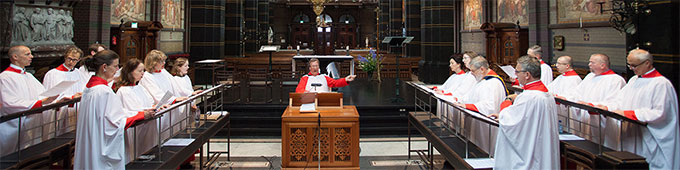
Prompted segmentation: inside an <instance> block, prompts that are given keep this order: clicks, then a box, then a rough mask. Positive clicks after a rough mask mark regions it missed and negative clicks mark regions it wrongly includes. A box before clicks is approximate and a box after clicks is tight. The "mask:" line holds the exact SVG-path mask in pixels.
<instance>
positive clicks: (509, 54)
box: [480, 23, 529, 80]
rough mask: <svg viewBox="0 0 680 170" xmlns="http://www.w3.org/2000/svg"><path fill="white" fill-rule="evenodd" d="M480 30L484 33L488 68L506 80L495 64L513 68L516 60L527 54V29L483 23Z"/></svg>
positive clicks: (512, 25) (511, 24) (508, 24)
mask: <svg viewBox="0 0 680 170" xmlns="http://www.w3.org/2000/svg"><path fill="white" fill-rule="evenodd" d="M480 29H481V30H482V31H484V32H485V33H486V55H487V56H486V59H487V60H488V61H489V68H491V69H493V70H494V71H496V73H498V74H500V75H501V76H503V79H507V76H506V75H505V73H504V72H503V71H501V69H500V68H499V67H498V66H496V64H498V65H501V66H503V65H511V66H513V67H515V65H516V64H517V59H518V58H519V57H521V56H522V55H526V54H527V49H528V48H529V40H528V37H529V36H528V31H527V29H526V28H521V27H519V26H518V25H516V24H513V23H484V24H483V25H482V26H481V27H480ZM508 80H509V79H508Z"/></svg>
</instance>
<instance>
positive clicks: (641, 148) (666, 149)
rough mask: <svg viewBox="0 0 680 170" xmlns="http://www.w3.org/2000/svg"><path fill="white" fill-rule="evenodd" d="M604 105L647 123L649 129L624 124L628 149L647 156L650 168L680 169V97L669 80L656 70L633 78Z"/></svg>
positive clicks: (626, 147) (625, 143)
mask: <svg viewBox="0 0 680 170" xmlns="http://www.w3.org/2000/svg"><path fill="white" fill-rule="evenodd" d="M603 104H605V105H607V106H608V107H609V108H608V109H609V110H625V111H626V113H627V114H626V117H629V118H630V117H635V118H636V119H637V120H639V121H641V122H646V123H647V126H646V127H640V126H638V125H636V124H632V123H623V127H624V130H623V131H624V133H622V134H623V135H622V137H623V138H622V139H621V140H622V142H623V144H622V145H623V148H624V150H626V151H629V152H633V153H637V154H639V155H641V156H643V157H645V158H646V159H647V162H648V163H649V169H680V146H678V143H679V142H680V134H679V132H678V129H679V128H680V127H679V125H678V96H677V95H676V94H675V88H673V85H672V84H671V82H670V81H669V80H668V79H667V78H665V77H663V76H661V74H658V72H656V70H651V71H650V72H649V73H647V74H645V76H643V77H638V76H633V77H632V78H630V80H629V81H628V84H626V86H625V87H623V89H621V91H619V92H618V93H617V96H616V98H615V100H612V101H609V102H605V103H603Z"/></svg>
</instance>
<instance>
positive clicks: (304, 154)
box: [281, 93, 359, 169]
mask: <svg viewBox="0 0 680 170" xmlns="http://www.w3.org/2000/svg"><path fill="white" fill-rule="evenodd" d="M302 95H305V94H303V93H290V99H289V100H290V102H289V105H288V107H287V108H286V110H285V111H284V112H283V115H281V168H283V169H305V168H307V169H316V168H317V167H319V163H320V167H321V168H322V169H359V113H358V112H357V109H356V107H355V106H345V105H343V103H342V93H316V94H315V98H314V102H315V104H316V106H317V107H316V112H315V113H301V112H300V105H301V104H302V103H303V102H302V101H301V100H300V99H301V98H302ZM307 95H309V94H307ZM319 118H320V119H319ZM319 120H320V124H319ZM319 127H320V128H319ZM319 129H320V132H319V131H318V130H319ZM318 134H320V135H318ZM318 141H321V142H318ZM319 143H321V146H320V148H321V149H317V148H319V145H318V144H319ZM319 150H321V152H320V153H321V154H318V153H319ZM319 155H320V156H321V161H319Z"/></svg>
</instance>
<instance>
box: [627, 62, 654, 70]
mask: <svg viewBox="0 0 680 170" xmlns="http://www.w3.org/2000/svg"><path fill="white" fill-rule="evenodd" d="M647 61H649V60H645V61H642V62H640V64H630V63H626V66H628V68H629V69H631V70H633V69H635V68H637V67H638V66H640V65H642V64H644V63H645V62H647Z"/></svg>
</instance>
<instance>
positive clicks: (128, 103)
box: [113, 58, 158, 162]
mask: <svg viewBox="0 0 680 170" xmlns="http://www.w3.org/2000/svg"><path fill="white" fill-rule="evenodd" d="M142 76H144V64H142V62H141V61H139V60H137V59H136V58H133V59H130V60H128V61H127V62H126V63H125V64H123V68H121V69H120V77H118V78H117V79H116V82H115V83H114V87H113V90H114V91H116V95H118V97H120V100H121V102H122V104H123V110H124V111H125V112H126V113H128V114H130V113H132V114H134V113H137V112H139V111H144V109H149V108H154V101H153V98H152V97H151V95H150V94H149V92H148V91H146V89H144V87H142V86H141V85H138V83H139V81H140V80H142ZM128 116H134V115H128ZM134 130H136V132H137V134H136V136H135V131H133V130H131V129H128V130H127V132H126V133H127V134H126V135H128V137H127V140H125V152H126V153H127V158H128V159H127V162H130V161H132V160H134V159H135V158H137V156H139V155H142V154H143V153H144V152H146V151H148V150H149V149H151V148H153V147H154V146H156V145H157V144H158V143H157V141H158V126H156V121H155V120H154V121H151V122H147V123H145V124H143V125H139V126H137V127H136V128H135V129H134ZM135 138H136V140H137V142H136V143H134V142H135V141H134V140H135ZM135 147H136V148H137V149H136V150H137V152H136V153H135V151H134V148H135Z"/></svg>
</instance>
